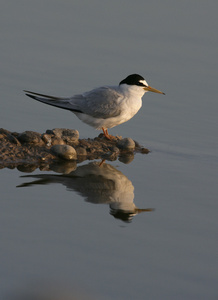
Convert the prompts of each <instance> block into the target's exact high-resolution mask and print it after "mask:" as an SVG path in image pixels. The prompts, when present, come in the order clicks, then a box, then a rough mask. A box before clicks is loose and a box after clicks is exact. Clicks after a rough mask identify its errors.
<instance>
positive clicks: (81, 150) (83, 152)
mask: <svg viewBox="0 0 218 300" xmlns="http://www.w3.org/2000/svg"><path fill="white" fill-rule="evenodd" d="M76 153H77V155H82V156H86V155H87V151H86V149H85V148H83V147H77V148H76Z"/></svg>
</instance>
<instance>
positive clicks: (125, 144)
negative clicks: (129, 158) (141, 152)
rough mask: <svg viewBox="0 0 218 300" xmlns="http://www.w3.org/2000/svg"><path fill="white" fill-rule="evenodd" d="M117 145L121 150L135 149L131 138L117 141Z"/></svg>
mask: <svg viewBox="0 0 218 300" xmlns="http://www.w3.org/2000/svg"><path fill="white" fill-rule="evenodd" d="M117 147H118V148H120V149H122V150H128V151H133V150H134V149H135V142H134V141H133V140H132V139H131V138H125V139H122V140H120V141H118V142H117Z"/></svg>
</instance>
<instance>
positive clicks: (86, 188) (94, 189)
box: [18, 162, 153, 222]
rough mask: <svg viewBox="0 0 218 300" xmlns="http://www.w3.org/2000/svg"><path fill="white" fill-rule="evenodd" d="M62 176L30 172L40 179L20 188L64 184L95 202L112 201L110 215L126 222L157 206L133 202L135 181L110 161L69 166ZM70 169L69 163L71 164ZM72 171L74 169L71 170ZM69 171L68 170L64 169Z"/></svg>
mask: <svg viewBox="0 0 218 300" xmlns="http://www.w3.org/2000/svg"><path fill="white" fill-rule="evenodd" d="M60 168H61V171H62V173H65V174H61V175H52V174H42V175H27V176H22V177H32V178H36V179H38V180H35V181H32V182H28V183H23V184H21V185H19V186H18V187H27V186H31V185H35V184H51V183H61V184H63V185H65V186H66V187H67V189H68V190H71V191H76V192H77V193H79V194H80V195H81V196H83V197H84V198H85V200H86V201H88V202H91V203H96V204H100V203H104V204H109V206H110V214H111V215H113V216H114V217H115V218H118V219H121V220H122V221H124V222H130V221H131V220H132V218H133V217H134V216H135V215H137V214H139V213H140V212H145V211H152V210H153V209H150V208H147V209H139V208H137V207H136V205H135V204H134V202H133V199H134V187H133V185H132V182H131V181H130V180H129V179H128V178H127V177H126V176H125V175H124V174H123V173H122V172H120V171H118V170H117V169H116V168H114V167H113V166H111V165H110V164H107V163H103V164H101V165H100V164H99V162H91V163H89V164H86V165H83V166H79V167H78V168H77V169H76V170H75V171H71V172H70V173H68V169H65V170H64V166H63V165H62V166H61V167H60ZM67 168H69V165H67ZM71 170H72V169H71ZM64 171H65V172H64Z"/></svg>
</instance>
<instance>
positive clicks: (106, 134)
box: [102, 127, 112, 140]
mask: <svg viewBox="0 0 218 300" xmlns="http://www.w3.org/2000/svg"><path fill="white" fill-rule="evenodd" d="M102 130H103V133H104V136H105V137H106V139H108V140H111V139H112V138H111V137H112V136H111V135H109V134H108V131H107V128H106V129H104V127H102Z"/></svg>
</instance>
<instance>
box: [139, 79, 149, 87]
mask: <svg viewBox="0 0 218 300" xmlns="http://www.w3.org/2000/svg"><path fill="white" fill-rule="evenodd" d="M139 82H141V83H142V84H143V85H145V86H148V83H147V81H146V80H139Z"/></svg>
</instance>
